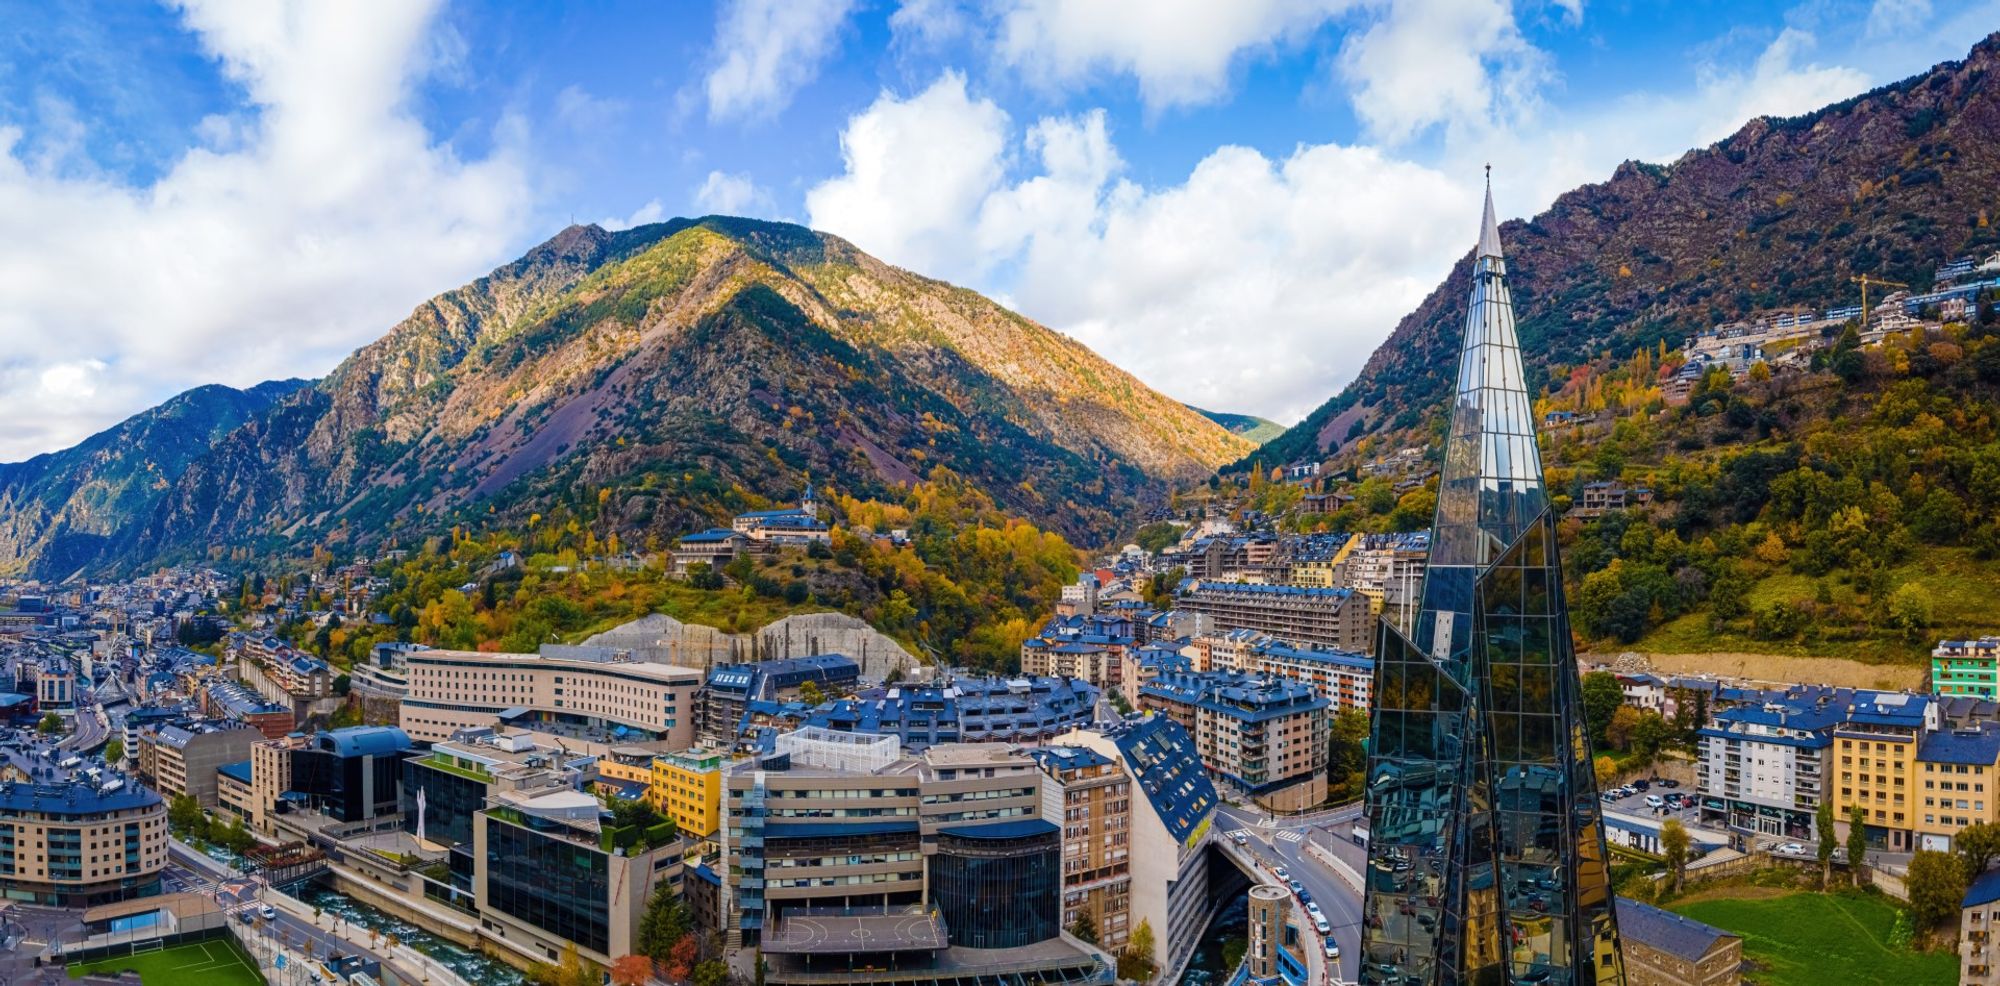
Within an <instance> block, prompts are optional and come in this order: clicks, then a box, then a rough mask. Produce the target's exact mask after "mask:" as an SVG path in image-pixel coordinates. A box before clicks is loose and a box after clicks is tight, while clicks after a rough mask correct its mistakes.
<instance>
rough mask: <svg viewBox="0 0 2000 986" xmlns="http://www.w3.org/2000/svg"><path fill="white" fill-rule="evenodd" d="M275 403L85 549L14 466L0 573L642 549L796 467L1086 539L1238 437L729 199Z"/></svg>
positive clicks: (183, 465)
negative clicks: (944, 480)
mask: <svg viewBox="0 0 2000 986" xmlns="http://www.w3.org/2000/svg"><path fill="white" fill-rule="evenodd" d="M273 396H274V397H282V399H281V400H276V402H275V403H273V404H271V405H270V406H268V407H261V408H256V409H254V410H252V411H248V412H246V413H244V414H241V415H238V417H237V419H236V420H232V421H228V422H226V424H227V425H228V426H227V427H218V428H215V429H212V430H210V431H209V432H206V433H204V434H203V436H202V438H201V440H200V441H198V442H192V443H191V444H190V447H188V448H187V449H185V450H184V451H183V452H182V453H181V454H180V455H179V456H178V457H177V458H176V460H175V461H174V463H173V465H174V468H172V469H165V468H163V469H160V470H159V471H158V475H157V476H156V477H154V479H153V481H152V482H150V483H149V484H147V485H146V486H144V487H143V489H141V490H139V491H138V494H142V495H136V494H135V495H133V496H130V497H128V498H126V499H123V500H120V501H119V502H118V503H116V504H115V505H112V506H111V507H109V508H107V509H105V510H104V511H103V512H102V513H101V515H98V516H96V517H95V518H94V523H95V524H96V527H95V528H94V530H96V531H97V532H98V533H97V534H96V537H97V539H98V540H97V541H95V542H93V543H92V545H91V547H90V550H88V551H67V552H51V551H49V550H47V548H46V546H45V545H46V543H47V542H48V540H49V538H48V537H46V536H39V535H34V534H33V533H32V532H34V531H40V530H43V529H47V528H50V527H51V526H52V525H53V524H54V522H53V521H48V520H44V519H40V517H39V515H36V514H34V513H33V512H32V511H31V510H29V509H28V508H25V507H23V506H22V504H24V503H27V502H29V501H33V502H34V503H37V504H40V503H43V502H44V501H47V500H49V499H51V498H56V499H60V498H59V497H54V496H53V494H51V493H50V492H49V490H50V489H51V488H52V486H53V484H54V483H55V482H56V481H55V480H54V479H51V478H48V477H46V476H44V475H42V474H39V473H38V474H36V476H34V477H29V478H28V479H25V480H22V481H17V482H16V483H15V484H14V486H13V489H14V492H13V493H12V494H11V495H10V499H7V500H0V532H20V533H10V534H9V535H8V536H9V538H10V542H9V543H8V544H6V545H0V552H4V553H0V564H4V563H8V562H6V561H5V559H9V558H11V566H12V568H13V569H14V570H17V571H18V570H28V571H33V572H36V573H38V574H49V573H51V572H53V571H56V570H57V569H59V568H65V567H66V568H69V569H74V568H75V567H83V566H88V567H93V568H131V567H136V566H143V565H147V564H151V563H154V562H158V561H171V560H177V559H180V558H186V557H192V556H194V555H196V554H198V553H204V552H208V551H210V550H213V549H215V548H218V547H220V548H236V547H254V548H256V549H258V550H260V551H267V552H269V551H286V550H296V549H298V548H299V547H301V546H303V545H305V544H321V543H325V544H329V545H332V546H335V547H336V548H364V549H365V548H366V547H367V546H369V545H372V544H377V543H380V542H381V541H382V540H384V539H385V538H386V537H388V536H392V535H394V536H403V535H410V534H423V533H435V532H438V531H442V530H444V529H446V528H448V527H449V526H451V525H452V524H453V523H476V524H481V525H484V524H491V523H496V522H498V523H507V522H523V523H524V522H525V521H526V520H527V518H528V517H529V516H530V515H532V514H534V513H538V512H546V511H547V510H549V509H550V508H551V507H552V506H555V505H558V504H576V503H584V502H591V501H592V500H595V501H596V504H597V508H598V509H599V511H600V512H601V514H602V515H603V516H604V517H606V518H608V519H609V520H610V521H611V522H612V523H611V525H610V528H611V529H613V530H616V531H618V533H620V534H621V536H624V537H625V538H626V540H627V543H631V544H637V543H640V542H641V540H642V539H644V538H645V537H647V536H659V537H661V538H662V539H666V538H671V537H672V536H674V535H676V534H679V533H684V532H685V531H687V530H688V529H690V528H694V527H698V526H705V525H706V524H708V523H711V522H713V521H715V520H717V519H719V518H721V517H722V516H724V515H725V514H726V506H725V504H726V502H727V501H729V500H731V499H732V498H733V499H734V500H736V501H737V502H740V501H741V498H742V495H743V491H753V492H755V493H758V494H761V495H766V496H785V495H790V494H792V493H795V492H797V490H798V489H799V488H800V487H801V486H803V485H804V482H805V480H806V477H807V476H810V477H812V478H813V479H814V480H815V481H818V482H820V483H821V485H830V486H833V487H835V488H838V489H840V490H842V491H843V492H848V493H853V494H860V495H889V494H892V493H893V492H894V489H895V487H897V486H898V485H899V484H902V483H907V482H909V481H911V480H913V479H916V478H919V477H922V476H924V475H926V474H928V473H930V471H931V470H932V469H934V468H937V467H945V468H949V469H950V470H952V471H954V472H956V473H959V474H960V475H963V476H965V477H966V478H968V479H969V480H971V481H973V482H974V483H976V484H978V485H979V486H981V487H982V488H983V489H984V490H986V491H987V492H988V493H989V494H990V495H991V496H992V497H993V498H994V499H995V500H996V501H997V502H998V503H999V504H1000V505H1001V506H1003V507H1004V508H1006V509H1008V510H1009V511H1011V512H1014V513H1016V514H1019V515H1022V516H1025V517H1028V518H1031V519H1033V520H1035V521H1037V522H1039V523H1040V524H1041V525H1042V526H1045V527H1052V528H1055V529H1058V530H1061V531H1063V532H1064V533H1065V534H1068V535H1070V536H1071V537H1072V538H1076V539H1080V540H1084V541H1097V540H1102V539H1104V538H1107V537H1109V536H1111V535H1112V534H1113V533H1114V532H1116V531H1117V530H1118V529H1119V528H1121V527H1123V526H1125V525H1126V523H1127V518H1128V515H1129V514H1131V513H1134V512H1136V510H1137V509H1138V508H1140V507H1142V506H1145V505H1148V504H1151V503H1154V502H1158V501H1159V500H1161V499H1163V497H1164V493H1165V490H1166V486H1167V484H1168V483H1169V482H1173V481H1181V482H1186V481H1190V480H1196V479H1200V478H1202V477H1204V476H1206V475H1207V474H1209V473H1210V472H1212V471H1213V469H1214V468H1215V467H1216V466H1218V465H1220V464H1222V463H1224V462H1227V461H1229V460H1231V459H1233V458H1235V457H1237V456H1240V455H1241V454H1243V453H1244V452H1245V451H1246V450H1247V449H1248V448H1249V443H1248V442H1247V441H1245V440H1244V439H1242V438H1240V437H1238V436H1235V435H1232V434H1230V433H1229V432H1228V431H1226V430H1224V429H1223V428H1221V427H1220V426H1218V425H1216V424H1214V423H1213V422H1211V421H1209V420H1208V419H1206V418H1204V417H1202V416H1201V415H1200V414H1198V413H1196V412H1194V411H1193V410H1190V409H1188V408H1186V407H1184V406H1182V405H1180V404H1178V403H1176V402H1174V401H1172V400H1170V399H1168V398H1166V397H1164V396H1162V395H1160V394H1158V393H1156V392H1154V391H1152V390H1150V389H1148V388H1146V387H1145V386H1144V385H1143V384H1141V383H1139V382H1138V381H1137V380H1135V379H1133V378H1132V377H1131V376H1130V375H1128V374H1126V373H1124V372H1123V371H1121V370H1119V369H1117V368H1116V367H1114V366H1112V365H1110V364H1109V363H1106V362H1105V361H1104V360H1102V359H1100V358H1098V357H1097V356H1096V355H1095V354H1093V353H1091V352H1090V351H1089V350H1088V349H1085V348H1084V347H1083V346H1082V345H1080V344H1078V343H1076V342H1075V341H1073V340H1071V339H1069V338H1067V337H1065V336H1062V335H1060V334H1058V333H1055V332H1052V331H1050V330H1048V329H1046V328H1043V327H1042V326H1040V325H1037V324H1035V323H1033V322H1030V321H1028V320H1027V319H1024V318H1022V317H1020V316H1019V315H1016V314H1014V313H1013V312H1010V311H1007V310H1006V309H1004V308H1002V307H1000V306H999V305H997V304H995V303H993V302H992V301H989V300H987V299H986V298H983V297H981V296H979V295H977V294H974V293H973V292H970V291H966V290H964V289H961V288H955V287H953V286H951V285H948V284H944V283H942V282H938V281H933V280H929V279H926V278H923V277H919V276H917V275H915V274H912V273H910V272H908V271H904V270H900V269H898V268H894V267H890V266H888V265H887V264H883V263H881V262H880V261H878V260H876V259H874V258H873V257H870V256H868V255H866V254H864V253H862V252H861V251H859V250H857V249H855V248H854V247H853V245H851V244H849V243H847V242H845V241H843V240H840V239H838V238H836V237H832V236H827V235H825V234H821V233H816V232H813V231H812V230H809V229H805V228H802V227H799V226H792V225H786V224H781V223H764V222H755V221H750V220H743V219H730V218H726V217H708V218H705V219H699V220H686V219H678V220H674V221H672V222H667V223H659V224H655V225H651V226H642V227H638V228H635V229H629V230H623V231H620V232H615V233H614V232H606V231H605V230H602V229H599V228H597V227H595V226H577V227H571V228H569V229H566V230H564V231H562V232H561V233H560V234H558V235H557V236H556V237H555V238H553V239H551V240H549V241H548V242H547V243H544V244H542V245H541V246H538V247H536V248H535V249H534V250H531V251H529V252H528V254H527V255H526V256H523V257H522V258H521V259H520V260H517V261H515V262H513V263H511V264H508V265H506V266H504V267H501V268H499V269H498V270H495V271H494V272H492V273H491V274H489V275H487V276H486V277H483V278H480V279H479V280H477V281H474V282H472V283H471V284H468V285H466V286H464V287H461V288H458V289H455V290H453V291H449V292H446V293H445V294H442V295H439V296H438V297H436V298H434V299H432V300H430V301H428V302H426V303H425V304H423V305H422V306H420V307H419V308H418V309H417V310H416V311H415V312H414V313H412V314H411V315H410V317H409V318H407V319H405V320H404V321H403V322H402V323H400V324H399V325H397V326H396V327H395V328H394V329H392V330H391V331H390V332H389V333H388V334H387V335H385V336H384V337H383V338H381V339H380V340H378V341H376V342H374V343H372V344H370V345H368V346H366V347H364V348H363V349H361V350H360V351H358V352H356V353H355V354H354V355H353V356H352V357H350V358H349V359H348V360H346V361H345V362H343V363H342V364H341V365H340V366H339V367H337V368H335V369H334V370H333V371H332V372H331V373H329V374H328V375H327V377H326V378H325V379H324V380H322V381H319V382H318V383H316V384H313V385H311V386H309V387H305V388H303V389H296V390H294V391H292V392H287V393H284V394H281V395H273ZM142 417H143V416H142ZM135 420H137V419H135ZM128 424H129V422H128ZM109 434H110V433H107V435H109ZM142 437H143V436H142ZM103 438H105V436H99V438H98V439H92V442H97V441H98V440H99V439H103ZM85 444H86V445H89V444H90V443H85ZM127 444H128V445H130V446H132V448H133V449H134V450H135V453H134V454H147V453H146V444H145V442H144V441H143V440H134V441H132V442H128V443H127ZM81 447H82V446H80V447H79V448H81ZM75 451H76V450H71V452H75ZM61 454H62V455H69V454H71V453H69V452H66V453H61ZM156 458H157V456H156ZM26 465H28V464H23V466H26ZM5 468H7V469H18V468H21V467H5ZM0 489H6V487H0ZM601 490H609V491H610V492H609V493H606V494H602V499H598V497H599V496H600V492H599V491H601ZM0 571H6V569H4V568H0Z"/></svg>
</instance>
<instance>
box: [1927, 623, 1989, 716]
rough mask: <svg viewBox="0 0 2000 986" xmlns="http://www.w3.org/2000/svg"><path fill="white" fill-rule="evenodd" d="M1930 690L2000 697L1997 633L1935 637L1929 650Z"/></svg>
mask: <svg viewBox="0 0 2000 986" xmlns="http://www.w3.org/2000/svg"><path fill="white" fill-rule="evenodd" d="M1931 694H1933V695H1937V696H1939V697H1945V696H1951V695H1971V696H1973V697H1975V698H1983V699H1987V700H2000V637H1980V638H1979V639H1977V640H1940V641H1938V645H1937V647H1935V648H1933V649H1932V650H1931Z"/></svg>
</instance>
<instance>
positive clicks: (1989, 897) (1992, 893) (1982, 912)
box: [1958, 870, 2000, 986]
mask: <svg viewBox="0 0 2000 986" xmlns="http://www.w3.org/2000/svg"><path fill="white" fill-rule="evenodd" d="M1958 982H1959V986H2000V870H1987V871H1986V872H1984V873H1981V874H1980V875H1979V876H1978V877H1976V878H1974V879H1973V881H1972V885H1971V886H1969V887H1967V888H1966V889H1965V899H1964V900H1963V901H1961V902H1960V904H1959V912H1958Z"/></svg>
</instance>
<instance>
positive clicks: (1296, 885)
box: [1285, 880, 1306, 894]
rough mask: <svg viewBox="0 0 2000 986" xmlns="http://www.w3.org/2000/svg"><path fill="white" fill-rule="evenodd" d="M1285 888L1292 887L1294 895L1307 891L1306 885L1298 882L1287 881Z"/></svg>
mask: <svg viewBox="0 0 2000 986" xmlns="http://www.w3.org/2000/svg"><path fill="white" fill-rule="evenodd" d="M1285 886H1287V887H1290V888H1291V890H1292V893H1295V894H1296V893H1300V892H1303V891H1304V890H1305V889H1306V888H1305V885H1304V884H1301V883H1300V882H1299V881H1297V880H1287V881H1285Z"/></svg>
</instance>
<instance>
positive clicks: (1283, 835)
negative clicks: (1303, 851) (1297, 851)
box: [1278, 829, 1306, 842]
mask: <svg viewBox="0 0 2000 986" xmlns="http://www.w3.org/2000/svg"><path fill="white" fill-rule="evenodd" d="M1278 838H1280V839H1283V840H1285V841H1286V842H1304V841H1305V838H1306V836H1305V833H1304V832H1301V831H1299V830H1298V829H1286V830H1284V831H1282V832H1279V833H1278Z"/></svg>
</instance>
